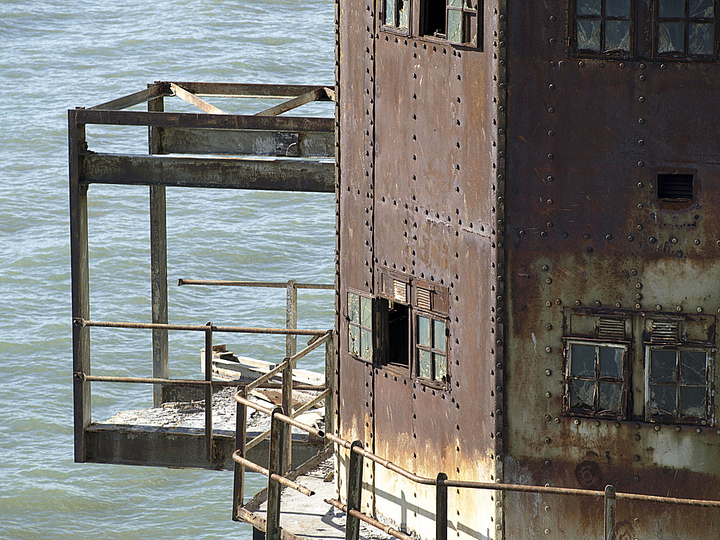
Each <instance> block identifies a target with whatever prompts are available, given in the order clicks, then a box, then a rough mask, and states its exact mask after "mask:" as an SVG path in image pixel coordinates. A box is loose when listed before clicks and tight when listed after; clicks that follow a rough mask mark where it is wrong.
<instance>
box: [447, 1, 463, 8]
mask: <svg viewBox="0 0 720 540" xmlns="http://www.w3.org/2000/svg"><path fill="white" fill-rule="evenodd" d="M447 5H448V6H454V7H462V5H463V3H462V0H448V3H447Z"/></svg>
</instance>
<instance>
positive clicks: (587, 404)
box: [570, 379, 595, 410]
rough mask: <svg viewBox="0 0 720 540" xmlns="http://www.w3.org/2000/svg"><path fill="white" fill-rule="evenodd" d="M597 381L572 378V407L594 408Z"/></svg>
mask: <svg viewBox="0 0 720 540" xmlns="http://www.w3.org/2000/svg"><path fill="white" fill-rule="evenodd" d="M594 398H595V383H594V382H593V381H579V380H577V379H570V408H571V409H577V408H582V409H590V410H592V409H593V408H594Z"/></svg>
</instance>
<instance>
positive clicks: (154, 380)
mask: <svg viewBox="0 0 720 540" xmlns="http://www.w3.org/2000/svg"><path fill="white" fill-rule="evenodd" d="M74 376H75V378H77V379H79V380H82V381H88V382H116V383H131V384H165V385H167V386H217V387H218V388H224V387H238V388H243V387H245V386H247V385H248V384H250V383H248V382H247V381H218V380H212V381H205V380H199V379H198V380H196V379H161V378H158V377H115V376H107V375H87V374H85V373H79V372H76V373H75V374H74ZM255 388H262V389H268V390H276V389H280V388H282V384H280V383H269V382H264V383H262V384H260V385H259V386H255ZM293 390H305V391H315V392H325V387H324V386H316V385H314V384H298V383H293Z"/></svg>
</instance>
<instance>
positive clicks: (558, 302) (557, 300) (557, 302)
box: [555, 298, 562, 306]
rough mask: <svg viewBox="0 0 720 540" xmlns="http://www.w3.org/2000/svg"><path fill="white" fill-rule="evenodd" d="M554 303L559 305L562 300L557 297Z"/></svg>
mask: <svg viewBox="0 0 720 540" xmlns="http://www.w3.org/2000/svg"><path fill="white" fill-rule="evenodd" d="M555 304H556V305H558V306H559V305H560V304H562V300H560V299H559V298H556V299H555Z"/></svg>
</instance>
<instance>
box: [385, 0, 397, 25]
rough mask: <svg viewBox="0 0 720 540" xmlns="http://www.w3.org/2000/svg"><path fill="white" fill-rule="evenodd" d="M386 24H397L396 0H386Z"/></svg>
mask: <svg viewBox="0 0 720 540" xmlns="http://www.w3.org/2000/svg"><path fill="white" fill-rule="evenodd" d="M385 24H386V25H388V26H395V0H385Z"/></svg>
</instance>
